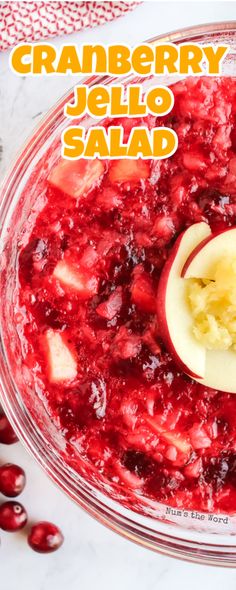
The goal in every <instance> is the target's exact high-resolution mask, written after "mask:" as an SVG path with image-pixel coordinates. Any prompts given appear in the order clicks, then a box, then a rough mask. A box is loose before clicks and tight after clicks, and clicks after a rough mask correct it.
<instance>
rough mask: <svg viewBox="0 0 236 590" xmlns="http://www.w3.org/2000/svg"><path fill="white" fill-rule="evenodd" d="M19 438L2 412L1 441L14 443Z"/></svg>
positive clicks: (0, 422) (0, 417)
mask: <svg viewBox="0 0 236 590" xmlns="http://www.w3.org/2000/svg"><path fill="white" fill-rule="evenodd" d="M17 441H18V438H17V436H16V434H15V432H14V430H13V428H12V426H11V424H10V422H9V420H8V418H7V417H6V416H5V414H3V413H1V414H0V443H3V444H4V445H12V444H13V443H16V442H17Z"/></svg>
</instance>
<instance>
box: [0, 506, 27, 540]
mask: <svg viewBox="0 0 236 590" xmlns="http://www.w3.org/2000/svg"><path fill="white" fill-rule="evenodd" d="M26 523H27V512H26V510H25V508H24V506H22V504H20V503H19V502H4V504H1V506H0V528H1V529H3V530H4V531H7V532H8V533H14V532H15V531H19V530H20V529H23V527H24V526H25V524H26Z"/></svg>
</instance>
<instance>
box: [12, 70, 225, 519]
mask: <svg viewBox="0 0 236 590" xmlns="http://www.w3.org/2000/svg"><path fill="white" fill-rule="evenodd" d="M172 90H173V92H174V95H175V106H174V109H173V111H172V112H171V113H170V114H169V115H168V116H166V117H165V118H163V119H161V120H160V119H157V120H156V119H155V117H153V116H152V117H151V116H150V117H147V118H146V119H140V124H142V125H144V124H146V125H147V126H148V127H149V128H151V127H154V126H155V125H158V126H159V125H162V124H163V125H166V126H169V127H172V128H173V129H174V130H175V131H176V132H177V135H178V138H179V147H178V150H177V152H176V153H175V154H174V155H173V156H172V157H171V158H169V159H167V160H162V161H151V162H150V161H141V160H140V161H138V162H137V161H132V160H121V161H110V162H108V161H106V162H105V161H98V160H95V161H91V162H88V161H77V162H73V163H71V162H68V161H65V162H59V163H58V165H57V166H56V167H55V168H54V169H53V170H52V171H51V173H50V175H49V177H48V179H47V199H46V203H45V205H44V207H43V209H42V210H40V211H39V212H38V215H37V219H36V221H35V223H34V226H33V228H32V230H31V232H30V235H28V243H27V245H26V246H25V247H24V248H22V249H21V251H20V252H19V284H20V288H19V292H18V304H17V305H16V310H15V318H16V322H19V323H20V326H21V333H22V346H23V347H24V354H25V360H24V363H25V365H26V366H27V368H28V369H30V371H31V373H32V375H33V377H34V378H35V379H36V377H37V379H38V381H37V394H36V393H35V395H40V396H41V398H43V400H44V403H45V404H46V407H47V410H48V412H49V413H50V416H51V419H52V420H53V421H54V423H55V424H56V425H57V427H58V428H59V429H60V430H61V431H62V432H63V435H64V437H65V438H66V440H67V441H69V442H70V443H71V447H70V448H74V449H75V456H76V457H77V459H76V460H74V461H73V466H74V467H75V466H76V461H77V468H78V471H80V464H79V456H81V457H83V459H84V460H86V461H87V462H88V464H90V465H91V466H92V467H93V469H94V470H95V472H96V473H97V481H98V485H99V481H100V479H101V480H103V482H104V481H105V482H109V485H110V488H114V490H115V492H114V495H115V493H118V490H119V489H120V490H121V492H122V496H123V497H125V496H127V499H128V498H131V496H132V494H136V495H138V498H139V505H140V506H142V498H143V502H144V503H145V502H146V501H150V500H151V501H160V502H164V503H168V504H171V505H173V506H179V507H185V508H195V509H201V510H204V511H211V512H212V511H213V510H215V511H225V512H235V511H236V396H234V395H232V394H228V393H222V392H218V391H215V390H211V389H209V388H205V387H203V386H201V385H200V384H198V383H197V382H194V381H192V380H191V379H190V378H189V377H187V376H186V375H185V374H183V373H181V372H180V371H179V370H178V367H177V366H176V365H175V364H174V362H173V360H172V358H171V356H170V354H169V352H168V351H167V350H165V347H164V345H163V343H162V341H161V338H160V335H159V331H158V324H157V320H156V306H157V305H158V301H157V300H156V291H157V286H158V280H159V277H160V273H161V270H162V267H163V264H164V263H165V261H166V259H167V257H168V255H169V252H170V249H171V248H172V246H173V243H174V241H175V239H176V237H177V236H178V234H179V233H180V232H181V231H182V230H183V229H184V228H186V227H188V226H189V225H191V224H193V223H195V222H198V221H201V220H203V221H206V222H208V223H209V224H210V226H211V228H212V230H213V231H218V230H221V229H223V228H226V227H229V226H232V225H236V80H235V79H232V78H218V79H215V78H188V79H187V80H185V81H181V82H178V83H177V84H175V85H174V86H172ZM111 123H112V124H113V125H114V121H112V122H111V121H105V122H104V125H106V126H108V125H109V124H111ZM135 124H136V125H137V120H136V121H135ZM117 125H123V127H124V129H125V131H126V130H127V129H128V130H129V131H130V126H131V122H130V120H127V119H120V120H118V121H117ZM45 182H46V181H45ZM39 380H40V383H41V384H42V387H41V391H40V392H39V386H38V383H39ZM127 503H128V500H127ZM140 509H141V508H140Z"/></svg>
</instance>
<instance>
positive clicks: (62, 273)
mask: <svg viewBox="0 0 236 590" xmlns="http://www.w3.org/2000/svg"><path fill="white" fill-rule="evenodd" d="M53 276H54V277H55V279H58V281H60V283H62V285H64V286H66V287H68V288H70V289H72V290H73V291H77V292H78V293H79V294H80V296H81V297H83V298H84V299H87V298H89V297H92V296H93V295H96V293H97V289H98V279H97V278H96V277H95V276H93V275H90V274H88V273H86V272H84V271H82V270H80V269H78V268H74V267H73V265H72V264H69V263H68V262H66V261H65V260H60V262H58V263H57V265H56V266H55V268H54V271H53Z"/></svg>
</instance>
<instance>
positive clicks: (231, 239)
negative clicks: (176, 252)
mask: <svg viewBox="0 0 236 590" xmlns="http://www.w3.org/2000/svg"><path fill="white" fill-rule="evenodd" d="M225 256H227V257H229V258H235V256H236V228H235V227H233V228H230V229H227V230H224V231H222V232H221V233H220V234H217V235H215V236H210V237H208V238H207V239H206V240H204V242H202V243H200V244H198V245H197V246H196V248H194V250H193V251H192V252H191V254H190V255H189V257H188V258H187V259H186V262H185V263H184V266H183V269H182V272H181V276H182V277H183V278H184V279H191V278H194V279H209V280H213V279H214V277H215V270H216V266H217V264H218V262H219V258H224V257H225Z"/></svg>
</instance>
